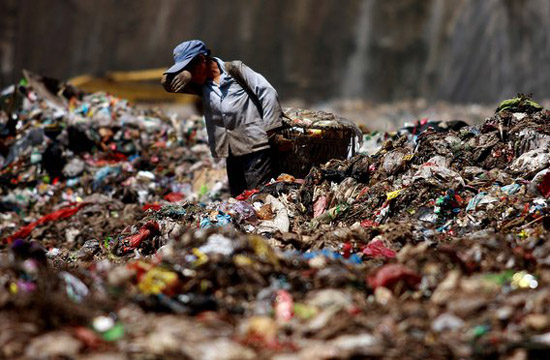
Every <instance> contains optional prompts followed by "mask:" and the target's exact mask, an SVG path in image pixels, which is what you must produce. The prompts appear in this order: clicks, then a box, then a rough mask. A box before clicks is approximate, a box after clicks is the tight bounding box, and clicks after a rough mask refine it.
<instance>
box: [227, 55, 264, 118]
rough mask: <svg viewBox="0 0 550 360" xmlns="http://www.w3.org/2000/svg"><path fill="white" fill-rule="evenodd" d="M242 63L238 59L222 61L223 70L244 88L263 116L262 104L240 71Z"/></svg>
mask: <svg viewBox="0 0 550 360" xmlns="http://www.w3.org/2000/svg"><path fill="white" fill-rule="evenodd" d="M243 65H244V64H243V62H242V61H239V60H235V61H227V62H225V63H224V66H225V70H226V71H227V73H228V74H229V75H230V76H231V77H232V78H233V79H234V80H235V81H236V82H237V83H238V84H239V85H241V87H242V88H243V89H244V91H246V93H247V94H248V96H249V97H250V100H252V102H253V103H254V105H256V107H257V108H258V111H259V113H260V116H261V117H262V118H263V117H264V110H263V108H262V104H261V103H260V99H259V98H258V96H257V95H256V93H255V92H254V91H252V89H251V88H250V86H249V85H248V83H247V82H246V80H245V78H244V76H243V72H242V67H243Z"/></svg>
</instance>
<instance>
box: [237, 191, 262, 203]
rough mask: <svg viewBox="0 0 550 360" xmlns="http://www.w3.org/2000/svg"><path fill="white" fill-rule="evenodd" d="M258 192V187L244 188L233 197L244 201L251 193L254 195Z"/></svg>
mask: <svg viewBox="0 0 550 360" xmlns="http://www.w3.org/2000/svg"><path fill="white" fill-rule="evenodd" d="M258 192H260V190H258V189H253V190H245V191H243V193H242V194H240V195H238V196H237V197H236V198H235V199H237V200H241V201H244V200H246V199H248V198H249V197H251V196H252V195H254V194H256V193H258Z"/></svg>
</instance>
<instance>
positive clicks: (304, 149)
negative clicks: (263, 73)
mask: <svg viewBox="0 0 550 360" xmlns="http://www.w3.org/2000/svg"><path fill="white" fill-rule="evenodd" d="M284 113H285V118H284V123H285V126H284V128H283V129H281V130H280V132H279V133H280V134H281V135H283V137H284V138H285V139H287V140H290V141H291V143H292V149H291V150H289V151H284V152H279V156H278V157H279V165H280V169H281V171H282V172H285V173H288V174H291V175H293V176H295V177H297V178H304V177H305V176H306V175H307V174H308V173H309V170H310V169H311V168H312V167H313V166H315V165H320V164H324V163H326V162H327V161H329V160H331V159H346V158H347V157H348V156H349V155H354V152H355V145H356V143H357V141H358V139H361V136H360V135H361V131H360V130H359V128H358V127H357V126H356V125H355V124H354V123H353V122H351V121H349V120H347V119H344V118H340V117H337V116H336V115H334V114H332V113H328V112H324V111H311V110H303V109H285V111H284Z"/></svg>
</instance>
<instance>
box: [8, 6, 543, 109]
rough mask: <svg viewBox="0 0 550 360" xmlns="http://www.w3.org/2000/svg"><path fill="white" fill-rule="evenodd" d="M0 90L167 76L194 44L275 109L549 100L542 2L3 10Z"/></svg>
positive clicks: (52, 7) (17, 8)
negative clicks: (31, 79)
mask: <svg viewBox="0 0 550 360" xmlns="http://www.w3.org/2000/svg"><path fill="white" fill-rule="evenodd" d="M0 14H1V15H0V16H1V18H0V21H1V22H0V24H1V25H0V51H2V53H1V54H0V72H1V73H0V80H1V81H2V85H6V84H7V83H8V82H11V81H14V80H16V79H17V78H18V76H19V71H20V69H21V68H28V69H30V70H33V71H36V72H39V73H43V74H45V75H49V76H53V77H58V78H68V77H71V76H74V75H78V74H82V73H93V74H101V73H104V72H105V71H110V70H136V69H145V68H155V67H163V66H167V67H168V66H169V65H170V64H171V63H172V58H171V52H172V48H173V47H174V46H175V45H177V44H178V43H179V42H180V41H183V40H186V39H191V38H200V39H203V40H204V41H205V42H206V43H207V44H208V45H209V46H210V47H211V48H212V50H213V52H214V54H215V55H218V56H220V57H221V58H223V59H224V60H232V59H241V60H243V61H244V62H245V63H247V64H249V65H250V66H251V67H253V68H254V69H256V70H257V71H259V72H261V73H262V74H264V75H265V76H266V77H267V78H268V79H269V80H270V81H271V82H272V83H273V85H275V86H276V87H277V89H278V90H279V92H280V94H281V96H282V97H283V98H293V97H301V98H304V99H306V100H309V101H321V100H326V99H331V98H339V97H345V98H363V99H371V100H377V101H388V100H395V99H402V98H408V97H418V96H424V97H427V98H429V99H443V100H450V101H458V102H468V101H475V102H479V101H481V102H492V101H496V100H498V99H500V98H503V97H507V96H511V95H515V93H516V92H518V91H522V92H534V93H535V96H536V98H541V97H550V87H549V86H548V85H547V84H549V83H550V82H549V81H550V71H549V70H550V69H549V66H550V61H549V60H550V21H547V19H548V18H549V16H550V2H549V1H546V0H452V1H448V0H345V1H342V0H276V1H275V0H249V1H245V0H231V1H227V0H208V1H202V0H118V1H114V0H93V1H92V0H2V1H0Z"/></svg>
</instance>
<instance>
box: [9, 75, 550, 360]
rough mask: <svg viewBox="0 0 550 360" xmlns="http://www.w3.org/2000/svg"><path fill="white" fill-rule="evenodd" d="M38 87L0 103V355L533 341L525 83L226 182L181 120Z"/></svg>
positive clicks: (535, 247)
mask: <svg viewBox="0 0 550 360" xmlns="http://www.w3.org/2000/svg"><path fill="white" fill-rule="evenodd" d="M44 83H46V82H45V81H44V80H42V81H40V82H38V83H34V86H33V84H32V81H29V83H28V84H26V83H23V84H20V85H19V86H17V87H14V88H12V92H10V91H8V90H6V91H5V92H4V94H3V95H4V97H6V96H8V97H10V96H11V97H12V99H13V98H15V97H14V96H13V92H17V93H19V94H21V95H23V99H22V101H21V102H20V104H19V105H18V106H16V107H14V108H13V109H11V110H9V109H8V110H5V109H4V108H3V111H2V113H0V114H2V115H1V116H2V122H1V123H2V124H3V125H4V128H3V130H4V131H3V132H2V134H3V135H2V136H3V137H2V139H3V140H2V141H3V142H2V146H3V148H2V149H3V150H2V151H3V152H2V156H3V158H2V165H1V166H2V173H1V174H0V175H1V179H2V181H1V189H2V190H1V191H2V193H1V195H2V198H1V199H2V200H1V204H2V212H1V216H2V223H1V229H2V240H3V244H2V248H1V251H0V289H1V290H0V314H1V316H2V318H3V319H4V320H5V321H3V322H1V323H0V329H1V331H0V334H2V336H0V353H1V356H3V357H7V358H56V357H57V358H83V359H99V358H101V359H126V358H190V359H210V358H211V359H214V358H216V359H220V358H221V359H253V358H273V359H291V358H301V359H347V358H369V357H370V358H409V357H415V358H416V357H417V358H420V357H422V358H485V357H495V358H496V357H502V358H510V359H516V358H518V359H520V358H527V357H529V358H542V357H544V356H545V355H546V354H547V353H548V351H549V350H550V313H549V311H548V308H549V306H548V305H549V304H548V302H549V299H550V296H549V295H550V270H549V268H548V267H549V266H550V247H549V245H548V243H549V242H548V241H547V239H548V236H547V230H548V229H549V227H550V220H549V219H550V214H549V204H548V196H549V195H550V174H549V170H548V168H549V167H550V156H549V155H548V154H549V150H548V146H549V143H550V140H549V139H550V127H549V125H548V121H549V119H550V112H548V111H545V110H543V109H542V108H541V107H540V106H539V105H538V104H536V103H534V102H532V101H531V100H530V99H529V98H527V97H525V96H523V95H521V96H518V97H517V98H515V99H511V100H510V101H507V102H503V104H502V105H501V106H500V107H499V109H497V111H496V112H495V114H494V115H493V116H491V117H489V118H487V119H486V120H485V122H483V123H482V124H481V125H479V126H468V125H467V124H464V123H453V124H442V123H439V124H433V123H429V122H427V123H422V124H421V123H419V124H418V126H413V127H412V128H404V129H402V130H401V131H399V132H397V133H396V134H392V135H390V134H383V135H382V136H378V137H376V138H373V137H371V136H370V135H369V134H366V135H365V140H367V143H368V142H369V141H370V145H369V146H371V148H376V150H375V151H369V152H363V153H359V154H358V155H355V156H353V157H351V158H350V159H347V160H331V161H329V162H327V163H326V164H323V165H321V166H316V167H314V168H312V169H311V171H310V172H309V173H308V174H307V176H305V178H303V179H299V178H296V177H295V176H294V175H293V174H281V176H279V177H278V178H277V179H273V180H272V181H271V182H270V183H269V184H265V185H264V186H262V187H260V188H259V189H250V190H248V191H245V192H244V193H243V194H241V195H240V196H238V197H237V198H231V197H229V195H228V193H227V189H226V184H225V180H224V169H223V163H218V162H215V161H213V160H212V159H210V158H208V155H207V154H208V152H207V147H206V146H205V143H204V142H205V140H204V137H203V136H204V133H203V130H202V125H201V124H200V121H199V120H197V121H182V122H178V121H177V119H170V118H169V117H166V116H165V115H163V114H161V113H158V112H155V111H154V110H150V111H145V112H143V113H142V112H140V111H138V110H136V109H134V108H133V107H132V106H130V105H129V104H127V103H126V102H124V100H120V99H117V98H115V97H112V96H109V95H107V94H102V93H96V94H81V93H78V90H76V89H69V88H63V86H62V85H60V84H57V85H56V86H52V85H51V84H50V89H49V90H48V92H44V91H42V92H41V91H40V90H37V89H39V88H40V86H43V85H40V84H44ZM52 87H54V88H55V89H54V90H53V91H52V90H51V88H52ZM52 99H55V100H52ZM55 102H57V103H59V104H56V103H55ZM12 103H13V101H12ZM10 119H12V121H11V122H10ZM13 119H15V120H13ZM14 123H15V125H14ZM52 124H53V125H52ZM182 125H183V128H182ZM54 128H55V131H54V130H53V129H54ZM71 129H72V130H71ZM107 129H108V130H110V132H109V131H108V130H107ZM75 132H76V133H78V135H74V134H73V136H77V140H73V141H72V142H71V140H70V139H71V135H70V134H71V133H75ZM4 134H8V135H4ZM67 139H68V140H67ZM374 145H376V146H374ZM48 149H50V150H48ZM10 154H12V155H10ZM48 158H54V159H55V160H54V161H49V160H48V161H45V160H44V159H48ZM51 164H56V166H52V165H51ZM61 164H63V166H61Z"/></svg>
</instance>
